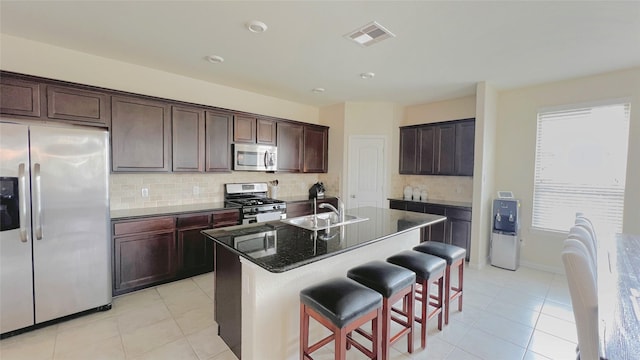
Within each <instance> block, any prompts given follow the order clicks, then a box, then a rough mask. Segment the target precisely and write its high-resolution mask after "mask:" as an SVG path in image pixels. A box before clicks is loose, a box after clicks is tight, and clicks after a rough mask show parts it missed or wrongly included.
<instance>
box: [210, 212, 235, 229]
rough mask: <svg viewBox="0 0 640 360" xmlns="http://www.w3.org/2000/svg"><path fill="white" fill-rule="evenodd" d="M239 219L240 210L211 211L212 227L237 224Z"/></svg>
mask: <svg viewBox="0 0 640 360" xmlns="http://www.w3.org/2000/svg"><path fill="white" fill-rule="evenodd" d="M239 219H240V210H238V209H233V210H224V211H217V212H214V213H213V227H214V228H216V227H223V226H232V225H238V220H239Z"/></svg>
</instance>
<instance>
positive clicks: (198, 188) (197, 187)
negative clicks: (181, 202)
mask: <svg viewBox="0 0 640 360" xmlns="http://www.w3.org/2000/svg"><path fill="white" fill-rule="evenodd" d="M199 194H200V187H199V186H198V185H193V195H199Z"/></svg>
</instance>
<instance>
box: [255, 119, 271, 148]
mask: <svg viewBox="0 0 640 360" xmlns="http://www.w3.org/2000/svg"><path fill="white" fill-rule="evenodd" d="M256 142H257V143H258V144H265V145H276V122H275V121H271V120H265V119H258V120H257V121H256Z"/></svg>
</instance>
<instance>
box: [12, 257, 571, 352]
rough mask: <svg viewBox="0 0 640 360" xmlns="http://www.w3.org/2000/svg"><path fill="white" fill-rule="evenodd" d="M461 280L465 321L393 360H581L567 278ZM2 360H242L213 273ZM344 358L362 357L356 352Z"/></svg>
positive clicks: (432, 330)
mask: <svg viewBox="0 0 640 360" xmlns="http://www.w3.org/2000/svg"><path fill="white" fill-rule="evenodd" d="M465 271H466V272H465V281H464V284H465V290H464V305H463V312H458V311H453V312H452V314H451V319H450V323H449V325H448V326H447V327H445V328H444V329H443V330H442V331H439V330H438V329H437V327H436V321H434V320H435V319H433V320H431V323H430V325H429V333H428V338H427V349H426V350H423V349H421V348H420V347H419V346H420V340H419V333H420V332H419V331H417V332H416V334H415V336H414V346H415V350H414V353H413V354H408V353H407V352H406V340H401V341H399V342H398V343H396V344H394V346H393V348H392V350H391V358H392V359H456V360H464V359H476V360H477V359H487V360H488V359H491V360H494V359H509V360H512V359H524V360H541V359H558V360H564V359H567V360H569V359H571V360H573V359H575V358H576V356H575V349H576V343H577V339H576V330H575V325H574V322H573V321H574V320H573V313H572V312H571V300H570V297H569V291H568V289H567V285H566V278H565V277H564V276H563V275H558V274H552V273H548V272H543V271H539V270H533V269H530V268H525V267H520V269H518V270H517V271H515V272H514V271H508V270H502V269H498V268H494V267H491V266H488V267H486V268H484V269H482V270H475V269H471V268H467V269H466V270H465ZM452 308H453V307H452ZM417 329H419V327H417ZM332 350H333V349H332V346H331V344H329V345H327V346H325V347H324V348H322V349H321V350H319V351H318V352H316V353H315V354H314V355H316V356H314V358H316V359H317V360H321V359H323V360H324V359H331V358H332V355H333V353H332ZM0 358H1V359H2V360H18V359H25V360H26V359H28V360H39V359H43V360H53V359H55V360H58V359H65V360H74V359H92V360H93V359H105V360H111V359H113V360H118V359H154V360H162V359H185V360H189V359H193V360H232V359H236V357H235V356H234V354H233V353H232V352H231V351H230V350H229V348H228V347H227V346H226V344H225V343H224V342H223V341H222V340H221V339H220V338H219V337H218V336H217V324H216V323H215V321H214V319H213V274H212V273H210V274H205V275H201V276H196V277H193V278H190V279H186V280H182V281H178V282H174V283H170V284H165V285H161V286H157V287H154V288H150V289H146V290H142V291H138V292H135V293H132V294H127V295H123V296H120V297H116V298H114V301H113V308H112V309H111V310H110V311H106V312H100V313H95V314H91V315H87V316H83V317H79V318H76V319H73V320H69V321H65V322H62V323H59V324H55V325H51V326H48V327H45V328H42V329H39V330H35V331H31V332H27V333H24V334H21V335H17V336H14V337H10V338H8V339H4V340H2V341H0ZM347 358H348V359H363V358H364V356H363V355H362V354H361V353H359V352H358V351H357V350H352V351H349V352H348V356H347ZM256 360H262V359H256ZM265 360H268V359H265ZM274 360H275V359H274Z"/></svg>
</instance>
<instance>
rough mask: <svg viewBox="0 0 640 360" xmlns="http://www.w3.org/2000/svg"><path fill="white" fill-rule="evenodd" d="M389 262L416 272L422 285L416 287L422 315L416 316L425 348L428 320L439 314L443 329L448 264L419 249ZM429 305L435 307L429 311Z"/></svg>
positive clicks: (417, 280)
mask: <svg viewBox="0 0 640 360" xmlns="http://www.w3.org/2000/svg"><path fill="white" fill-rule="evenodd" d="M387 261H388V262H390V263H392V264H396V265H399V266H402V267H404V268H406V269H409V270H411V271H413V272H414V273H415V274H416V282H417V283H418V284H419V285H420V286H419V287H416V291H415V294H416V295H415V299H416V300H417V301H420V303H421V305H422V307H421V315H420V316H419V317H418V316H416V317H415V321H417V322H419V323H420V326H421V327H422V328H421V333H420V339H421V345H422V348H423V349H424V348H425V347H426V345H427V320H429V319H431V318H433V317H434V316H436V315H438V329H439V330H442V310H443V308H444V298H443V296H444V270H445V268H446V266H447V263H446V261H444V260H443V259H441V258H439V257H437V256H432V255H428V254H424V253H421V252H418V251H413V250H405V251H402V252H400V253H398V254H396V255H393V256H391V257H389V258H388V259H387ZM431 283H435V284H436V285H437V288H438V291H437V295H431V293H430V291H429V287H430V284H431ZM428 305H431V306H432V307H434V309H433V310H432V311H431V312H429V307H428Z"/></svg>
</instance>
